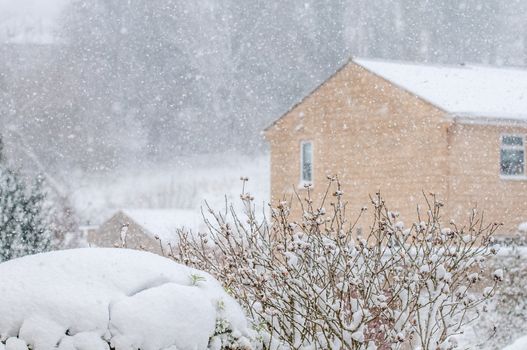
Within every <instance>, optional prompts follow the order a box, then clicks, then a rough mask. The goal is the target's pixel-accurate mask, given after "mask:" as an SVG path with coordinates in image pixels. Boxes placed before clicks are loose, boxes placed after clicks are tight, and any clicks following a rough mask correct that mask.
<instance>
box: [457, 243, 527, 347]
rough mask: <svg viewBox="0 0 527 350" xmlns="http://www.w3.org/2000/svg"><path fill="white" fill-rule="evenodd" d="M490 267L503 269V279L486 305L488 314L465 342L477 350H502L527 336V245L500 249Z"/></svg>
mask: <svg viewBox="0 0 527 350" xmlns="http://www.w3.org/2000/svg"><path fill="white" fill-rule="evenodd" d="M488 266H489V267H491V268H492V269H502V270H503V271H504V280H503V282H502V283H501V285H500V287H499V288H498V290H497V291H496V297H495V298H493V299H492V300H488V301H487V302H486V303H485V305H484V311H485V312H482V313H481V316H480V318H479V319H478V321H477V322H475V323H474V324H473V327H471V329H470V332H467V335H466V338H467V339H466V342H467V343H469V344H471V345H474V346H475V347H476V348H478V349H489V350H490V349H502V348H503V346H505V345H507V344H510V343H512V342H513V341H514V340H515V339H517V338H519V337H521V336H525V335H526V334H527V328H526V324H527V246H517V245H515V244H512V245H508V246H505V247H502V248H500V251H499V252H498V255H496V256H495V257H493V258H492V259H489V261H488ZM525 341H527V340H525V339H524V342H525ZM526 348H527V347H525V346H524V347H519V349H526Z"/></svg>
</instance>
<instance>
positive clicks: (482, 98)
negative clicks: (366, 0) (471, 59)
mask: <svg viewBox="0 0 527 350" xmlns="http://www.w3.org/2000/svg"><path fill="white" fill-rule="evenodd" d="M353 62H355V63H356V64H358V65H360V66H362V67H364V68H365V69H367V70H368V71H370V72H372V73H374V74H376V75H378V76H380V77H382V78H384V79H386V80H387V81H389V82H391V83H393V84H395V85H397V86H399V87H401V88H403V89H405V90H407V91H409V92H411V93H413V94H415V95H416V96H418V97H420V98H422V99H424V100H426V101H428V102H430V103H432V104H433V105H435V106H437V107H439V108H441V109H443V110H444V111H446V112H448V113H450V114H452V115H454V116H467V117H488V118H503V119H519V120H527V69H520V68H505V67H495V66H484V65H456V66H452V65H435V64H421V63H410V62H401V61H386V60H376V59H362V58H356V59H353Z"/></svg>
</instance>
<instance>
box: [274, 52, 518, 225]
mask: <svg viewBox="0 0 527 350" xmlns="http://www.w3.org/2000/svg"><path fill="white" fill-rule="evenodd" d="M265 135H266V138H267V140H268V141H269V143H270V146H271V197H272V199H273V200H279V199H282V198H283V196H284V195H288V194H290V193H291V192H292V191H293V190H294V189H295V187H296V189H297V190H298V191H300V192H302V191H304V189H303V185H304V184H305V183H311V184H312V185H313V191H314V193H315V194H318V195H320V194H321V193H323V191H324V190H325V189H326V183H327V180H326V175H334V174H337V175H339V177H340V180H341V182H342V185H343V189H344V191H345V192H346V193H347V198H346V199H347V200H348V201H349V205H350V209H351V210H353V212H355V213H358V212H359V210H360V208H361V207H363V206H364V205H367V204H369V195H370V194H374V193H376V192H377V191H379V190H380V191H381V193H382V194H383V196H384V198H385V199H386V202H387V204H388V205H389V206H390V207H391V208H393V209H394V210H398V211H399V212H400V213H401V215H402V217H403V220H404V219H406V220H407V221H413V220H416V214H415V213H416V206H417V204H418V203H423V195H422V193H423V191H425V192H426V193H429V192H434V193H436V194H437V195H438V196H439V198H440V199H442V200H443V201H444V202H445V203H446V206H445V209H444V211H443V217H444V218H452V219H454V220H456V221H457V222H464V221H465V220H464V219H465V218H466V216H467V214H468V212H469V210H470V209H471V208H472V207H474V206H477V207H478V208H479V209H482V210H484V212H485V217H486V219H487V220H491V221H499V222H503V223H504V224H505V225H504V227H503V229H502V230H501V231H502V232H504V233H512V232H514V231H515V230H516V228H517V226H518V224H519V223H521V222H524V221H527V173H526V156H525V145H526V142H527V139H526V136H527V70H524V69H516V68H499V67H490V66H479V65H457V66H441V65H427V64H417V63H407V62H396V61H395V62H394V61H380V60H373V59H352V60H350V61H349V62H347V63H346V64H345V65H344V66H342V67H341V68H340V69H339V70H338V71H337V72H336V73H335V74H334V75H333V76H331V77H330V78H329V79H328V80H326V81H325V82H323V83H322V84H321V85H320V86H319V87H317V88H316V89H315V90H314V91H313V92H312V93H310V94H309V95H308V96H306V97H305V98H304V99H303V100H302V101H300V102H299V103H298V104H296V105H295V106H293V107H292V108H291V109H290V110H289V111H287V112H286V113H285V114H284V115H283V116H282V117H281V118H279V119H278V120H277V121H275V122H274V123H273V124H272V125H271V126H269V127H268V128H267V129H266V131H265ZM365 220H366V219H365ZM362 224H363V225H367V222H366V221H363V223H362ZM366 227H367V226H366Z"/></svg>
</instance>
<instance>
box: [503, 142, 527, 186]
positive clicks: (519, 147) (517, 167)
mask: <svg viewBox="0 0 527 350" xmlns="http://www.w3.org/2000/svg"><path fill="white" fill-rule="evenodd" d="M500 172H501V175H503V176H523V175H525V139H524V137H523V136H519V135H503V136H502V137H501V151H500Z"/></svg>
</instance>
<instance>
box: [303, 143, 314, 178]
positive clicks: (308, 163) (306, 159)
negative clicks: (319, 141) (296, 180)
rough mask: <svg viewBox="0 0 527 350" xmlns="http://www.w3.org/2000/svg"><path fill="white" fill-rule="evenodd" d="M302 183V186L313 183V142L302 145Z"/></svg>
mask: <svg viewBox="0 0 527 350" xmlns="http://www.w3.org/2000/svg"><path fill="white" fill-rule="evenodd" d="M300 181H301V183H302V184H305V183H312V182H313V142H311V141H302V143H301V144H300Z"/></svg>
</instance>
